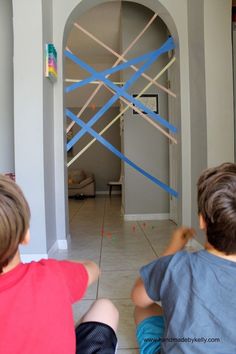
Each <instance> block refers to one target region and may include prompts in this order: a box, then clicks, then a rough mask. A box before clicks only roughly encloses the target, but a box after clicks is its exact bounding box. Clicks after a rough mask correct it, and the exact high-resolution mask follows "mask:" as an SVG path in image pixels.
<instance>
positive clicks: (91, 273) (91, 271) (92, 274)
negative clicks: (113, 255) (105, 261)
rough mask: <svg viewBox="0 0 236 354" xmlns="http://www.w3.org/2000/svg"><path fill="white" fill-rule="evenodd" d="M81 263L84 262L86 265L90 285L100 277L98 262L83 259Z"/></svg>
mask: <svg viewBox="0 0 236 354" xmlns="http://www.w3.org/2000/svg"><path fill="white" fill-rule="evenodd" d="M79 263H82V264H83V265H84V267H85V269H86V270H87V273H88V286H90V285H91V284H92V283H94V282H95V281H96V280H97V279H98V277H99V275H100V269H99V267H98V266H97V264H96V263H94V262H92V261H89V260H86V261H82V262H79Z"/></svg>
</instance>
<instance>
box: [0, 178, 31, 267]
mask: <svg viewBox="0 0 236 354" xmlns="http://www.w3.org/2000/svg"><path fill="white" fill-rule="evenodd" d="M29 219H30V209H29V205H28V203H27V201H26V199H25V197H24V195H23V193H22V191H21V189H20V188H19V187H18V186H17V184H16V183H15V182H14V181H12V180H11V179H10V178H9V177H6V176H3V175H0V273H2V270H3V268H4V267H6V266H7V265H8V263H9V262H10V261H11V260H12V259H13V257H14V256H15V254H16V252H17V250H18V246H19V244H20V243H22V242H23V241H24V238H25V235H26V233H27V230H28V228H29Z"/></svg>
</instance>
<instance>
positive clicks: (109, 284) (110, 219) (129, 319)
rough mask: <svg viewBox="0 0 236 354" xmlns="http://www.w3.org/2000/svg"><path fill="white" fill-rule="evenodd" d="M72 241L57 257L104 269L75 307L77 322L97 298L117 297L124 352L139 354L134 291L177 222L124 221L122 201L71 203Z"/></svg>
mask: <svg viewBox="0 0 236 354" xmlns="http://www.w3.org/2000/svg"><path fill="white" fill-rule="evenodd" d="M69 215H70V216H69V217H70V220H69V222H70V235H71V243H70V245H69V249H68V251H66V252H65V251H64V252H63V251H61V252H57V253H56V254H55V257H56V258H59V259H63V258H68V259H73V260H82V259H91V260H93V261H95V262H96V263H97V264H98V265H99V266H100V268H101V270H102V274H101V277H100V279H99V280H98V282H97V283H96V284H94V285H92V287H91V288H90V289H89V290H88V291H87V293H86V296H85V298H84V299H83V300H82V301H81V302H79V303H77V304H75V305H74V318H75V322H77V321H78V320H79V318H80V317H81V316H82V315H83V313H84V312H85V311H86V310H87V309H88V307H89V306H90V305H91V304H92V302H93V300H94V299H96V298H101V297H106V298H109V299H111V300H112V301H113V302H114V303H115V305H116V306H117V307H118V309H119V312H120V323H119V331H118V342H119V347H118V348H119V349H118V353H119V354H122V353H123V354H137V353H138V349H137V343H136V340H135V326H134V322H133V305H132V302H131V300H130V292H131V288H132V285H133V284H134V281H135V279H136V277H137V276H138V270H139V268H140V267H141V266H142V265H144V264H146V263H148V262H150V261H152V260H153V259H155V258H156V257H158V256H159V255H160V254H161V253H162V251H163V250H164V248H165V247H166V245H167V243H168V240H169V236H170V234H171V232H172V230H173V229H174V228H175V227H176V225H175V224H174V223H172V222H171V221H140V222H134V221H129V222H127V221H124V220H123V216H122V212H121V198H120V196H117V195H112V197H111V198H109V197H108V196H102V197H99V196H97V197H96V198H95V199H85V200H75V199H70V200H69Z"/></svg>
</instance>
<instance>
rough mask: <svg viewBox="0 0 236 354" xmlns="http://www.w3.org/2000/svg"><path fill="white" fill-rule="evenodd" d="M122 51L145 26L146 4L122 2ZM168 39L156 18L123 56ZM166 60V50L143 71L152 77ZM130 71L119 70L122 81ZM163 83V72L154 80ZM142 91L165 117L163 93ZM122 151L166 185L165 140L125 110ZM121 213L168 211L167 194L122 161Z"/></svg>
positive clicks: (137, 88) (139, 83) (133, 89)
mask: <svg viewBox="0 0 236 354" xmlns="http://www.w3.org/2000/svg"><path fill="white" fill-rule="evenodd" d="M121 14H122V22H121V23H122V25H121V30H122V46H123V49H122V51H124V50H125V48H127V47H128V46H129V44H130V43H131V42H132V40H133V38H135V37H136V36H137V35H138V33H139V32H141V30H142V29H143V28H144V27H145V25H146V24H147V23H148V21H149V20H150V18H151V17H152V16H153V12H152V11H150V10H149V9H147V8H146V7H143V6H140V5H137V4H133V3H124V4H123V6H122V12H121ZM167 39H168V32H167V28H166V26H165V24H164V23H163V22H162V20H161V19H160V18H157V19H156V20H155V22H154V23H153V24H152V25H151V26H150V28H149V29H148V30H147V31H146V33H145V34H144V35H143V37H142V38H141V39H140V40H139V41H138V43H137V44H136V45H135V47H134V48H133V49H131V50H130V51H129V53H128V55H127V58H134V57H136V56H139V55H142V54H144V53H148V52H151V51H153V50H156V49H158V48H159V47H161V46H162V45H163V43H164V42H165V41H166V40H167ZM167 62H168V57H167V53H166V54H163V55H161V56H160V57H159V58H158V59H157V60H156V62H155V63H153V64H152V65H151V66H150V68H149V69H148V70H147V72H148V74H149V76H150V77H155V76H156V75H157V73H159V72H160V71H161V70H162V68H164V67H165V65H166V64H167ZM133 74H134V71H133V70H125V71H123V76H124V81H125V82H126V81H127V80H128V79H130V77H131V76H132V75H133ZM158 82H159V83H160V84H162V85H163V86H166V85H167V72H165V73H164V74H163V75H162V76H161V77H160V78H159V80H158ZM148 83H149V82H148V81H147V80H146V79H143V78H139V80H138V81H137V82H136V83H134V85H132V87H131V88H130V89H129V90H128V92H129V93H130V94H131V95H132V94H139V93H140V92H141V90H142V89H143V88H144V87H145V86H146V85H147V84H148ZM146 94H158V103H159V114H160V115H161V116H162V117H163V118H165V119H167V120H168V110H167V94H166V93H165V92H164V91H162V90H161V89H158V88H157V87H156V86H152V87H150V88H149V89H148V91H146ZM124 154H125V155H126V156H127V157H128V158H130V159H131V160H132V161H133V162H135V163H136V164H137V165H138V166H140V167H142V168H143V169H144V170H145V171H147V172H149V173H150V174H152V175H153V176H155V177H157V178H159V179H160V180H161V181H162V182H164V183H166V184H167V185H169V141H168V138H167V137H165V136H164V135H163V134H162V133H161V132H160V131H159V130H157V129H155V128H154V127H153V126H152V125H151V124H149V123H148V122H146V121H145V120H144V119H143V118H142V117H141V116H140V115H136V114H134V113H133V110H132V109H129V110H128V111H127V112H126V113H125V114H124ZM124 171H125V173H124V175H125V184H124V188H125V205H124V207H125V214H126V215H127V216H128V215H129V214H142V215H145V214H168V213H169V195H168V193H166V192H165V191H163V190H162V189H161V188H160V187H159V186H157V185H155V184H154V183H152V182H151V181H150V180H148V179H147V178H146V177H144V176H142V175H141V174H140V173H139V172H137V171H135V170H134V169H132V168H131V167H129V166H128V165H126V164H125V167H124Z"/></svg>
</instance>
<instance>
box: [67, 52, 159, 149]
mask: <svg viewBox="0 0 236 354" xmlns="http://www.w3.org/2000/svg"><path fill="white" fill-rule="evenodd" d="M155 60H156V55H155V54H152V55H151V57H150V58H149V59H148V60H147V62H146V63H145V64H144V65H143V66H142V67H141V68H140V69H139V70H138V71H137V72H135V73H134V74H133V76H132V77H131V78H130V79H129V80H128V81H127V82H126V83H125V85H124V89H128V88H129V87H130V86H131V85H132V83H134V82H135V81H136V80H137V79H138V78H139V77H140V75H141V74H142V72H144V71H145V70H146V69H147V68H148V67H149V66H150V65H151V64H152V63H153V62H154V61H155ZM118 98H119V94H118V93H116V94H115V95H114V96H113V97H112V98H111V99H110V100H109V101H108V102H107V103H106V104H105V105H104V106H103V107H102V108H101V109H100V110H99V111H98V112H97V113H96V114H95V115H94V116H93V117H92V118H91V119H90V120H89V122H88V123H87V125H88V126H90V127H91V126H92V125H93V124H95V123H96V122H97V121H98V119H99V118H100V117H101V116H102V115H103V114H104V113H105V112H106V111H107V110H108V109H109V108H110V107H111V106H112V105H113V103H115V101H117V99H118ZM85 133H86V131H85V130H84V129H81V130H80V131H79V132H78V133H77V134H76V135H75V136H74V137H73V138H72V139H71V140H70V141H69V142H68V144H67V150H69V149H70V148H71V147H72V146H74V145H75V144H76V143H77V141H79V139H81V138H82V136H83V135H84V134H85Z"/></svg>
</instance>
